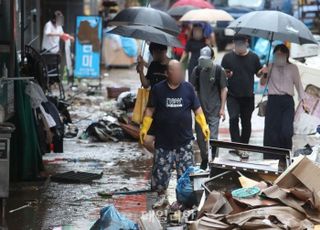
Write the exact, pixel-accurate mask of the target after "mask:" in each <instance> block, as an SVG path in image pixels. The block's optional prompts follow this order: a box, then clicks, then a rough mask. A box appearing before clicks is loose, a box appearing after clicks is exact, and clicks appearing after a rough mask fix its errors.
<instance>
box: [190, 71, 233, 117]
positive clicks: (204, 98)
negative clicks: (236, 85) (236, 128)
mask: <svg viewBox="0 0 320 230" xmlns="http://www.w3.org/2000/svg"><path fill="white" fill-rule="evenodd" d="M197 68H199V69H198V70H197ZM216 68H217V66H216V65H213V66H212V68H201V67H199V66H197V67H195V68H194V69H193V71H192V75H191V79H190V82H191V83H192V85H193V86H194V87H195V89H196V91H197V94H198V97H199V99H200V104H201V107H202V109H203V111H204V113H205V115H207V116H219V111H220V107H221V98H220V95H221V89H223V88H225V87H227V77H226V74H225V72H224V70H223V69H221V71H220V73H221V75H220V76H218V77H217V76H215V74H216V73H219V71H216ZM220 68H221V67H220ZM218 81H219V82H218Z"/></svg>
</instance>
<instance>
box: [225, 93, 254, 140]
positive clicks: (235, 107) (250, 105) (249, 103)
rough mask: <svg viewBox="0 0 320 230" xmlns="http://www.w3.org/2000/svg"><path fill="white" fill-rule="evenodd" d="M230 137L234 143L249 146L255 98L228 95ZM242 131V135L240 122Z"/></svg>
mask: <svg viewBox="0 0 320 230" xmlns="http://www.w3.org/2000/svg"><path fill="white" fill-rule="evenodd" d="M227 107H228V113H229V117H230V120H229V123H230V127H229V129H230V135H231V141H232V142H238V143H244V144H248V143H249V140H250V136H251V117H252V112H253V110H254V97H233V96H231V95H228V99H227ZM240 119H241V126H242V130H241V133H240V128H239V120H240Z"/></svg>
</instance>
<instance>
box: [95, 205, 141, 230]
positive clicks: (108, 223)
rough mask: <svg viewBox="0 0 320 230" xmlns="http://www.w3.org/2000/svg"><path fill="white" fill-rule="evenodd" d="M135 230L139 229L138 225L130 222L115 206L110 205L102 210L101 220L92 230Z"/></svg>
mask: <svg viewBox="0 0 320 230" xmlns="http://www.w3.org/2000/svg"><path fill="white" fill-rule="evenodd" d="M103 229H108V230H119V229H123V230H135V229H137V230H138V229H139V228H138V225H137V224H136V223H134V222H133V221H131V220H129V219H128V218H126V217H125V216H123V215H122V214H121V213H119V211H118V210H117V209H116V208H115V207H114V205H109V206H107V207H105V208H102V209H101V210H100V218H99V219H98V220H97V221H96V222H95V224H94V225H93V226H92V227H91V230H103Z"/></svg>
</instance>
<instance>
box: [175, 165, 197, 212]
mask: <svg viewBox="0 0 320 230" xmlns="http://www.w3.org/2000/svg"><path fill="white" fill-rule="evenodd" d="M201 171H202V170H201V169H199V168H197V167H193V166H190V167H189V168H188V169H187V170H186V171H185V172H184V173H183V174H182V176H181V177H180V178H179V180H178V183H177V188H176V196H177V200H178V201H179V202H180V203H183V204H184V205H186V206H187V207H192V206H193V205H194V204H195V202H196V197H195V194H194V193H193V186H192V183H191V180H190V174H193V173H197V172H201Z"/></svg>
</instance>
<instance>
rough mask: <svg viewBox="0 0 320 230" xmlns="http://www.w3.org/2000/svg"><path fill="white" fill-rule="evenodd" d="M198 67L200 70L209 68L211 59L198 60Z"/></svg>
mask: <svg viewBox="0 0 320 230" xmlns="http://www.w3.org/2000/svg"><path fill="white" fill-rule="evenodd" d="M199 66H200V67H201V68H211V67H212V60H211V59H199Z"/></svg>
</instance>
